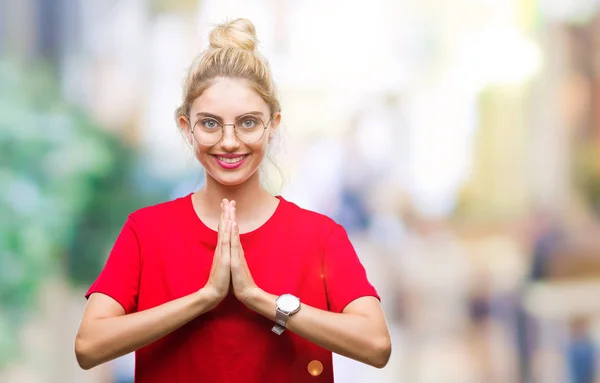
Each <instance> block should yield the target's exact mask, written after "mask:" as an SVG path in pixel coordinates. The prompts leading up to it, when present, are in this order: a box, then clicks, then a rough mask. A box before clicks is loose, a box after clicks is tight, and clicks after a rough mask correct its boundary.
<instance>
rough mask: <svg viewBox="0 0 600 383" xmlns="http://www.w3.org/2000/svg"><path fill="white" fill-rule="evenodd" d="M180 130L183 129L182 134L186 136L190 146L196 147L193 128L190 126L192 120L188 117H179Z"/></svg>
mask: <svg viewBox="0 0 600 383" xmlns="http://www.w3.org/2000/svg"><path fill="white" fill-rule="evenodd" d="M179 128H180V129H181V133H183V135H184V136H185V139H186V140H187V142H188V144H190V145H191V146H194V138H193V137H192V131H191V129H192V127H191V126H190V120H189V119H188V117H187V116H185V115H183V116H179Z"/></svg>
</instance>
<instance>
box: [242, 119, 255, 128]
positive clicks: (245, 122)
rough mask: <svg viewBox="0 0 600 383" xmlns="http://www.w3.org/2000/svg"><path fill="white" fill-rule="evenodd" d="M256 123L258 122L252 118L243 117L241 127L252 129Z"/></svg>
mask: <svg viewBox="0 0 600 383" xmlns="http://www.w3.org/2000/svg"><path fill="white" fill-rule="evenodd" d="M257 124H258V122H257V121H256V120H255V119H254V118H244V119H243V120H242V128H244V129H252V128H254V127H255V126H256V125H257Z"/></svg>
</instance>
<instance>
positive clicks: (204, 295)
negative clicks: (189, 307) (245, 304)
mask: <svg viewBox="0 0 600 383" xmlns="http://www.w3.org/2000/svg"><path fill="white" fill-rule="evenodd" d="M222 300H223V297H221V296H220V295H219V294H218V293H217V292H216V291H215V290H214V289H212V288H210V287H208V286H205V287H203V288H201V289H200V290H198V291H196V292H195V293H194V301H195V304H196V307H198V308H199V310H200V313H203V312H206V311H210V310H212V309H213V308H215V307H216V306H217V305H218V304H219V303H220V302H221V301H222Z"/></svg>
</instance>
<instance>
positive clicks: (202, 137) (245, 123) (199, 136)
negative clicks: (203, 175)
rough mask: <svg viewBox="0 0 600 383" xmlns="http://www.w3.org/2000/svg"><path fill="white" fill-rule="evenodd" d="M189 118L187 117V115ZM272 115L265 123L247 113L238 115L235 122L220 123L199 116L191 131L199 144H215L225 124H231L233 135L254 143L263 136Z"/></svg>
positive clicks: (220, 138) (213, 119) (221, 134)
mask: <svg viewBox="0 0 600 383" xmlns="http://www.w3.org/2000/svg"><path fill="white" fill-rule="evenodd" d="M188 120H189V117H188ZM271 120H273V116H271V118H270V119H269V121H268V122H267V123H266V124H265V123H264V122H263V120H262V119H261V118H259V117H257V116H255V115H252V114H249V115H245V116H242V117H240V118H239V119H238V120H237V121H236V123H235V124H221V123H220V122H219V121H218V120H216V119H215V118H212V117H201V118H200V119H199V120H198V121H196V123H195V124H194V125H193V126H192V129H191V133H192V135H193V136H194V139H195V140H196V142H198V143H199V144H200V145H207V146H212V145H216V144H217V143H219V142H220V141H221V140H222V139H223V134H224V132H225V127H226V126H232V127H233V131H234V133H235V136H236V137H237V138H238V139H239V140H240V141H241V142H243V143H245V144H254V143H256V142H258V141H260V140H261V138H263V136H264V134H265V131H266V130H267V127H268V126H269V124H270V123H271Z"/></svg>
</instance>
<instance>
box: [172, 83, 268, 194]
mask: <svg viewBox="0 0 600 383" xmlns="http://www.w3.org/2000/svg"><path fill="white" fill-rule="evenodd" d="M189 119H190V121H189V123H188V121H187V120H186V119H185V118H182V119H181V120H180V123H181V126H182V127H183V128H184V129H185V131H186V133H187V138H188V140H189V142H190V143H192V145H193V147H194V152H195V154H196V158H198V161H200V163H201V164H202V166H203V167H204V169H205V170H206V173H207V177H211V178H213V179H214V180H215V181H216V182H218V183H220V184H222V185H226V186H237V185H240V184H242V183H244V182H245V181H247V180H248V179H250V178H251V177H258V173H257V170H258V169H259V167H260V164H261V163H262V161H263V158H264V157H265V155H266V153H267V150H268V145H269V141H270V139H271V138H272V136H273V133H274V132H275V130H276V129H277V127H278V125H279V120H280V115H279V113H276V114H275V115H273V118H271V113H270V110H269V106H268V105H267V103H266V102H265V101H264V100H263V99H262V97H260V96H259V95H258V94H257V93H256V92H255V91H254V90H253V89H252V88H251V87H250V86H249V85H248V83H247V82H246V81H245V80H240V79H227V78H223V79H218V80H216V82H215V83H214V84H213V85H212V86H210V87H209V88H208V89H206V90H205V91H204V92H203V93H202V94H201V95H200V96H199V97H198V98H196V100H194V102H193V103H192V106H191V108H190V113H189ZM261 120H262V122H261ZM269 120H271V122H269ZM263 122H264V124H265V125H267V124H268V125H267V128H266V129H264V134H263V135H262V138H260V139H259V140H258V141H256V142H253V143H244V142H242V141H241V140H240V139H239V138H238V137H237V136H236V134H235V131H234V129H233V125H226V126H225V127H224V128H223V137H222V138H221V140H220V141H219V142H217V143H212V142H211V143H210V144H208V145H207V144H201V143H199V142H198V141H197V140H196V139H195V138H194V135H192V129H191V128H192V127H193V128H194V132H195V134H196V137H199V136H198V135H199V134H200V133H199V132H200V131H201V129H203V130H204V131H210V130H214V131H217V132H218V131H220V127H219V124H236V123H237V124H238V126H241V127H251V126H253V124H256V126H257V127H259V128H260V130H263V127H264V126H263ZM215 134H217V133H215ZM239 134H240V135H241V133H239ZM244 141H248V140H244Z"/></svg>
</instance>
